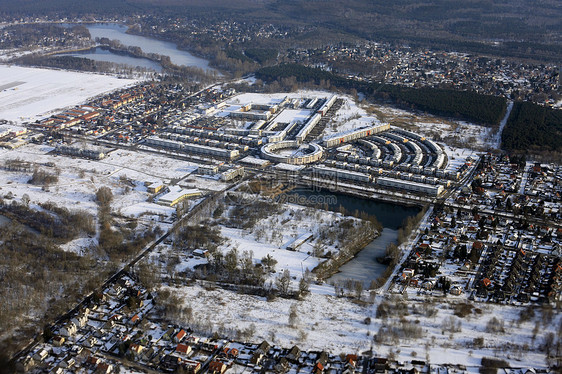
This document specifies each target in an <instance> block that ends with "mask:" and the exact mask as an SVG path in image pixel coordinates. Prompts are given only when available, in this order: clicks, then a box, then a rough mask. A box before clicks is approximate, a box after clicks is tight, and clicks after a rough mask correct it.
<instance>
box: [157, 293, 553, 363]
mask: <svg viewBox="0 0 562 374" xmlns="http://www.w3.org/2000/svg"><path fill="white" fill-rule="evenodd" d="M314 287H315V288H316V289H314V290H313V293H312V294H309V295H308V296H306V297H305V298H304V300H302V301H298V300H288V299H282V298H276V299H275V300H273V301H267V300H266V299H265V298H262V297H258V296H253V295H244V294H239V293H235V292H232V291H226V290H222V289H214V290H211V289H206V288H203V287H201V286H198V285H195V286H192V287H181V288H177V287H166V288H167V289H169V290H170V291H171V292H172V293H173V294H175V295H177V296H178V297H179V298H180V299H181V300H183V302H184V305H185V306H190V307H191V308H192V310H193V317H192V318H191V321H192V325H194V327H196V329H202V330H206V329H210V331H218V332H222V333H225V334H227V335H230V334H233V333H234V330H236V329H238V330H245V329H248V328H251V325H254V327H255V328H254V331H255V334H254V336H253V337H252V339H251V340H252V341H253V342H256V343H259V342H261V341H262V340H264V339H265V340H267V341H269V342H273V343H274V344H276V345H279V346H282V347H291V346H293V345H294V344H297V345H298V346H299V348H301V349H305V350H323V349H325V350H328V351H330V352H331V353H333V354H339V353H351V352H359V353H362V352H365V351H368V350H369V349H371V348H372V349H373V354H374V356H383V357H385V356H388V355H389V354H391V355H392V354H394V355H395V357H396V359H398V360H400V361H409V360H412V359H416V357H418V359H421V360H426V359H429V362H430V363H432V364H447V363H449V364H462V365H466V366H472V367H479V366H480V362H481V358H482V357H498V358H501V359H505V360H507V361H508V362H510V363H511V365H512V366H514V367H517V366H519V367H535V368H540V367H546V366H547V364H546V362H545V354H544V350H543V347H542V346H543V344H544V341H545V337H546V336H547V334H548V333H554V334H556V331H557V329H558V326H559V324H560V323H561V322H562V318H561V317H562V316H561V315H559V314H556V312H555V311H554V314H552V310H550V311H548V310H547V311H545V312H543V311H541V310H540V308H535V309H536V312H534V316H533V317H531V318H530V319H529V320H521V318H520V313H521V312H522V311H524V309H523V308H518V307H513V306H499V305H494V304H479V303H473V306H474V307H473V308H471V310H470V312H469V313H468V314H467V315H465V316H459V315H461V314H459V310H461V308H462V305H461V304H459V303H458V302H457V301H456V300H453V299H451V300H449V301H448V300H447V299H443V298H435V297H428V298H421V297H416V298H415V299H407V298H402V297H397V298H396V300H392V301H389V300H386V302H387V303H388V304H387V305H390V309H389V310H390V314H389V316H388V317H386V318H376V306H377V305H380V302H381V299H382V296H377V302H375V304H374V305H373V304H371V303H365V305H361V304H357V303H355V302H353V301H352V300H350V299H347V298H340V297H336V296H335V295H334V292H333V288H331V287H330V286H314ZM293 305H294V306H293ZM291 306H293V308H295V307H296V310H297V318H296V321H294V322H293V323H290V322H289V314H290V309H291ZM209 311H213V312H212V313H209ZM455 313H457V315H455ZM547 315H550V317H545V316H547ZM494 317H495V318H496V319H497V323H495V324H494V322H496V321H495V320H493V318H494ZM367 318H369V319H367ZM490 321H492V323H490ZM185 322H186V325H189V322H188V321H185ZM381 327H382V329H381ZM386 329H390V330H393V331H396V333H394V332H388V331H390V330H386ZM377 334H380V335H379V336H378V338H377V340H378V342H376V341H374V339H373V338H374V337H375V336H376V335H377ZM379 339H380V340H379ZM391 352H392V353H391Z"/></svg>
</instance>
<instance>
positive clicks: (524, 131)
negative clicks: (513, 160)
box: [502, 102, 562, 151]
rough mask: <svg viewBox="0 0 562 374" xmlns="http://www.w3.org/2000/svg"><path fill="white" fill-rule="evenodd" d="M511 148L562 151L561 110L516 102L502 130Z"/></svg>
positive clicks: (514, 149) (503, 137) (504, 141)
mask: <svg viewBox="0 0 562 374" xmlns="http://www.w3.org/2000/svg"><path fill="white" fill-rule="evenodd" d="M502 148H504V149H506V150H512V151H527V150H531V151H562V110H556V109H550V108H545V107H542V106H539V105H537V104H533V103H529V102H516V103H515V104H513V109H512V111H511V114H510V116H509V119H508V120H507V124H506V126H505V128H504V130H503V133H502Z"/></svg>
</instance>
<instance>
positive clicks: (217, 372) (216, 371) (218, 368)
mask: <svg viewBox="0 0 562 374" xmlns="http://www.w3.org/2000/svg"><path fill="white" fill-rule="evenodd" d="M226 369H227V367H226V364H225V363H224V362H220V361H212V362H211V363H210V364H209V373H211V374H223V373H224V372H225V371H226Z"/></svg>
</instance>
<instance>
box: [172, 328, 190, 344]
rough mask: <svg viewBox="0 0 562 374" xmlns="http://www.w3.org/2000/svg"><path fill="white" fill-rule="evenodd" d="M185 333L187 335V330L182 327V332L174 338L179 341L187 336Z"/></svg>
mask: <svg viewBox="0 0 562 374" xmlns="http://www.w3.org/2000/svg"><path fill="white" fill-rule="evenodd" d="M185 335H187V333H186V332H185V330H184V329H181V330H180V332H178V333H177V334H176V336H175V338H174V340H175V341H176V342H177V343H179V342H181V341H182V339H183V338H185Z"/></svg>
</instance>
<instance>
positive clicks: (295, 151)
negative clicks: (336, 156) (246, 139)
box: [261, 141, 324, 165]
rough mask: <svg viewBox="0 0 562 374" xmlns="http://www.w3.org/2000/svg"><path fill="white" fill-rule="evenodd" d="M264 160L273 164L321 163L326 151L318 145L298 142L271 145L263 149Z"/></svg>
mask: <svg viewBox="0 0 562 374" xmlns="http://www.w3.org/2000/svg"><path fill="white" fill-rule="evenodd" d="M261 154H262V155H263V157H264V158H266V159H268V160H270V161H273V162H284V163H286V164H291V165H304V164H310V163H312V162H316V161H319V160H320V159H321V158H322V155H323V154H324V150H323V149H322V147H321V146H319V145H318V144H314V143H310V144H300V143H299V142H298V141H283V142H277V143H269V144H266V145H264V146H263V147H262V148H261Z"/></svg>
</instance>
